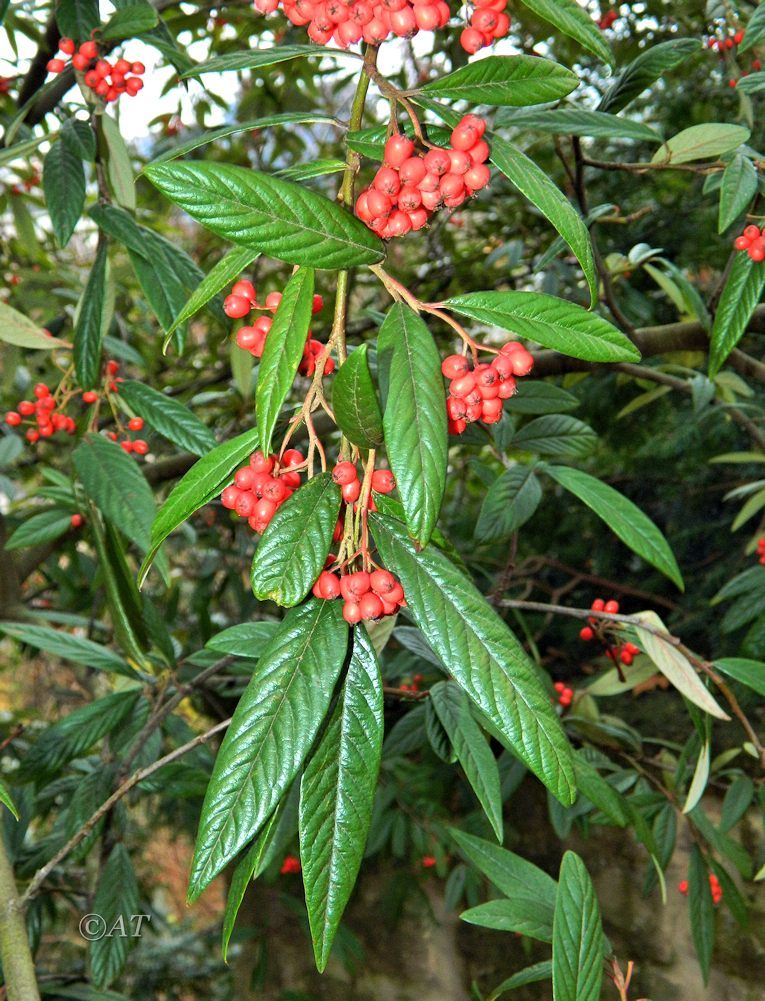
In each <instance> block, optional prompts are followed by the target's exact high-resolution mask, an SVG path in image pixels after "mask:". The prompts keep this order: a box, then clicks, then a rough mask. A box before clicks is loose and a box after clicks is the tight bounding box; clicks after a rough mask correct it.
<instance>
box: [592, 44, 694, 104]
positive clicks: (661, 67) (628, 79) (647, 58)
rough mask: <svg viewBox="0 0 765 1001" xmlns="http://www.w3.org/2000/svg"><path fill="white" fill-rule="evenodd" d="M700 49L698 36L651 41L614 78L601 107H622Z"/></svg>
mask: <svg viewBox="0 0 765 1001" xmlns="http://www.w3.org/2000/svg"><path fill="white" fill-rule="evenodd" d="M701 51H702V48H701V42H700V40H699V39H697V38H672V39H670V40H669V41H668V42H659V44H658V45H651V46H650V47H649V48H647V49H646V50H645V51H644V52H641V53H640V55H639V56H638V57H637V58H636V59H633V61H632V62H631V63H630V64H629V66H627V67H625V69H623V70H622V72H621V73H620V74H619V76H618V77H617V78H616V79H615V80H614V81H613V83H612V84H611V85H610V86H609V88H608V90H607V91H606V92H605V94H604V95H603V97H602V99H601V102H600V104H599V105H598V111H610V112H612V113H615V112H617V111H621V110H622V108H626V106H627V105H628V104H630V103H631V102H632V101H634V100H635V98H636V97H638V96H639V95H640V94H642V93H643V91H644V90H647V89H648V87H650V86H651V85H652V84H654V83H656V81H657V80H658V79H659V78H660V77H662V76H664V74H665V73H668V72H669V71H670V70H673V69H674V68H675V67H676V66H679V65H680V63H682V62H685V60H686V59H688V57H689V56H691V55H695V54H698V53H700V52H701Z"/></svg>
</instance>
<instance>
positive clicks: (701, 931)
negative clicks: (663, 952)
mask: <svg viewBox="0 0 765 1001" xmlns="http://www.w3.org/2000/svg"><path fill="white" fill-rule="evenodd" d="M688 910H689V913H690V918H691V934H692V936H693V944H694V946H695V947H696V955H697V957H698V960H699V966H700V967H701V975H702V977H703V978H704V983H705V984H706V983H707V981H708V980H709V968H710V966H711V965H712V950H713V949H714V945H715V911H714V902H713V900H712V893H711V891H710V889H709V872H708V870H707V867H706V865H705V863H704V859H703V857H702V854H701V852H700V851H699V848H698V845H693V847H692V848H691V861H690V865H689V867H688Z"/></svg>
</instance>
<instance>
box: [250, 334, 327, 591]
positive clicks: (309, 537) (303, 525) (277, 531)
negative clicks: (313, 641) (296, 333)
mask: <svg viewBox="0 0 765 1001" xmlns="http://www.w3.org/2000/svg"><path fill="white" fill-rule="evenodd" d="M269 336H270V335H269ZM340 500H341V497H340V488H339V487H338V485H337V484H336V483H335V482H334V481H333V479H332V476H331V474H330V473H319V475H318V476H314V478H313V479H311V480H308V482H307V483H305V484H303V486H302V487H300V489H299V490H297V491H296V492H295V493H294V494H293V495H292V497H290V498H289V499H288V500H287V501H286V502H285V503H284V504H282V506H281V507H280V508H279V510H278V511H277V512H276V514H275V515H274V516H273V518H272V519H271V521H270V522H269V525H268V528H267V529H266V531H265V532H264V534H263V538H262V539H261V540H260V543H259V545H258V548H257V549H256V550H255V556H254V558H253V561H252V590H253V593H254V595H255V597H256V598H257V599H258V600H259V601H275V602H276V603H277V605H284V606H286V607H290V606H292V605H296V604H297V603H298V602H299V601H302V600H303V598H305V596H306V594H307V593H308V591H309V589H310V588H311V585H312V584H313V583H314V581H315V580H316V578H317V577H318V576H319V574H320V573H321V571H322V570H323V569H324V564H325V562H326V559H327V553H328V552H329V550H330V546H331V545H332V533H333V532H334V530H335V525H336V524H337V518H338V515H339V513H340Z"/></svg>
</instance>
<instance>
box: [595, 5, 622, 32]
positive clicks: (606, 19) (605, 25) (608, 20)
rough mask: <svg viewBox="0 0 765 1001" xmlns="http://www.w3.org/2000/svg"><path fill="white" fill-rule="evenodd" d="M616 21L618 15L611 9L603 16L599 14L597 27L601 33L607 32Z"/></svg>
mask: <svg viewBox="0 0 765 1001" xmlns="http://www.w3.org/2000/svg"><path fill="white" fill-rule="evenodd" d="M618 19H619V14H618V13H617V11H615V10H614V9H613V8H612V9H611V10H607V11H606V12H605V14H601V16H600V17H599V18H598V27H599V28H600V30H601V31H607V30H608V29H609V28H610V27H611V25H612V24H613V23H614V21H617V20H618Z"/></svg>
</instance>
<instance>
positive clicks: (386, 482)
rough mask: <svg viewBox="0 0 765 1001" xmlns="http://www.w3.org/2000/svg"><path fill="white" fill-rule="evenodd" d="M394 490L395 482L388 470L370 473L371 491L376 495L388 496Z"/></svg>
mask: <svg viewBox="0 0 765 1001" xmlns="http://www.w3.org/2000/svg"><path fill="white" fill-rule="evenodd" d="M395 488H396V480H395V478H394V476H393V473H392V472H391V471H390V470H389V469H376V470H375V471H374V472H373V473H372V489H373V490H376V491H377V493H378V494H389V493H390V492H391V491H392V490H395Z"/></svg>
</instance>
